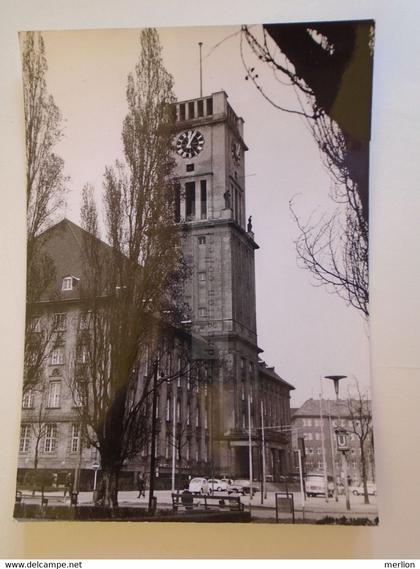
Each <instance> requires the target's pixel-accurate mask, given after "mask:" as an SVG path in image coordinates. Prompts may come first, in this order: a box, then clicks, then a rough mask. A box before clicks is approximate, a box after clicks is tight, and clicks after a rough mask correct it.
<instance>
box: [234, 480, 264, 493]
mask: <svg viewBox="0 0 420 569" xmlns="http://www.w3.org/2000/svg"><path fill="white" fill-rule="evenodd" d="M258 490H259V487H258V486H257V485H256V484H254V483H253V484H252V493H253V494H255V492H258ZM235 492H236V493H238V494H249V480H233V481H232V483H231V484H230V486H229V487H228V493H229V494H232V493H235Z"/></svg>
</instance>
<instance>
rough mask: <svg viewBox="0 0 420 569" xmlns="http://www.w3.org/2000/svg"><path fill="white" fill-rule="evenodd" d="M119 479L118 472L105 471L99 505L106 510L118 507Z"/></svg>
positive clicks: (103, 472)
mask: <svg viewBox="0 0 420 569" xmlns="http://www.w3.org/2000/svg"><path fill="white" fill-rule="evenodd" d="M118 478H119V472H118V471H116V470H103V471H102V479H101V485H100V492H99V494H100V495H99V501H100V503H99V505H100V506H102V507H104V508H111V509H113V508H117V507H118Z"/></svg>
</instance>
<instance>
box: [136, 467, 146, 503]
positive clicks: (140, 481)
mask: <svg viewBox="0 0 420 569" xmlns="http://www.w3.org/2000/svg"><path fill="white" fill-rule="evenodd" d="M137 490H138V491H139V495H138V496H137V498H141V497H142V496H145V495H146V492H145V489H144V478H143V475H142V473H141V472H138V473H137Z"/></svg>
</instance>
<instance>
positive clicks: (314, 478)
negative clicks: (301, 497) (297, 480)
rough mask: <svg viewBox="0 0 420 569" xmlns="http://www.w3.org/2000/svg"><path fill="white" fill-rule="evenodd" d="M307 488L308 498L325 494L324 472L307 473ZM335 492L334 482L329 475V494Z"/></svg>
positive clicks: (331, 494)
mask: <svg viewBox="0 0 420 569" xmlns="http://www.w3.org/2000/svg"><path fill="white" fill-rule="evenodd" d="M305 489H306V495H307V496H308V498H310V497H311V496H325V482H324V475H323V474H307V475H306V476H305ZM333 494H334V484H333V482H332V480H331V477H330V476H328V496H329V497H331V496H333Z"/></svg>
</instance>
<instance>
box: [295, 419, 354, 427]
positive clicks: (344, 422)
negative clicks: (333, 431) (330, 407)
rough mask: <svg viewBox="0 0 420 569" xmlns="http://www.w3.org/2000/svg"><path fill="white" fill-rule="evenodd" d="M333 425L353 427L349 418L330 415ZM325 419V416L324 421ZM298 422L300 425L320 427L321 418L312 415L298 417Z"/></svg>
mask: <svg viewBox="0 0 420 569" xmlns="http://www.w3.org/2000/svg"><path fill="white" fill-rule="evenodd" d="M332 420H333V422H334V425H340V426H341V427H353V421H352V420H351V419H337V418H336V417H332ZM325 421H326V417H324V422H325ZM300 424H301V425H302V427H320V426H321V418H317V417H316V418H314V417H312V418H311V417H305V418H302V419H300Z"/></svg>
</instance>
